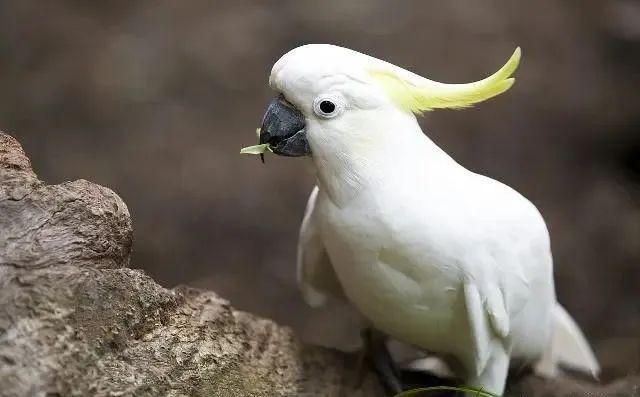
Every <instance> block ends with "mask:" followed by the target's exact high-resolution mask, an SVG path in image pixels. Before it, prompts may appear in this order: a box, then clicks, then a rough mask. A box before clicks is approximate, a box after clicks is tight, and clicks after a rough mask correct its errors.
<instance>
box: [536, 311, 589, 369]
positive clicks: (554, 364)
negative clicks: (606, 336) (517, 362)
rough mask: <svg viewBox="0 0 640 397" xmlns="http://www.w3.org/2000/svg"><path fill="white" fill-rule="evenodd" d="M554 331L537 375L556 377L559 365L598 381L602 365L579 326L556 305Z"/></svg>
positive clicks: (538, 366) (538, 365) (539, 363)
mask: <svg viewBox="0 0 640 397" xmlns="http://www.w3.org/2000/svg"><path fill="white" fill-rule="evenodd" d="M553 319H554V330H553V333H552V337H551V343H550V344H549V347H548V348H547V351H546V352H545V354H544V355H543V357H542V358H541V359H540V361H539V362H538V363H537V365H536V366H535V371H536V373H537V374H539V375H542V376H547V377H554V376H555V375H556V374H557V372H558V365H559V364H560V365H563V366H566V367H569V368H572V369H575V370H578V371H582V372H586V373H589V374H590V375H591V376H593V377H594V378H596V379H597V377H598V375H599V373H600V365H599V364H598V360H597V359H596V356H595V355H594V354H593V350H591V347H590V346H589V342H587V338H586V337H585V336H584V334H583V333H582V331H581V330H580V327H578V324H576V322H575V321H574V320H573V318H571V316H570V315H569V313H567V311H566V310H565V309H564V308H563V307H562V306H560V304H558V303H556V305H555V307H554V308H553Z"/></svg>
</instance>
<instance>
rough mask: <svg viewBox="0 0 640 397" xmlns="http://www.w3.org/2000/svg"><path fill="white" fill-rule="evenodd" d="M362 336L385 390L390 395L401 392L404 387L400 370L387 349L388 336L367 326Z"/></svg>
mask: <svg viewBox="0 0 640 397" xmlns="http://www.w3.org/2000/svg"><path fill="white" fill-rule="evenodd" d="M362 337H363V339H364V343H365V349H367V350H368V351H369V354H370V356H371V360H372V361H373V368H374V369H375V371H376V373H377V374H378V378H379V380H380V383H381V384H382V387H383V388H384V389H385V392H386V393H387V394H389V395H390V396H395V395H396V394H398V393H401V392H402V390H403V389H402V382H401V380H400V372H399V371H398V368H397V367H396V365H395V363H394V362H393V359H392V358H391V354H390V353H389V350H388V349H387V344H386V336H385V335H383V334H382V333H380V332H379V331H376V330H374V329H372V328H367V329H365V330H364V331H363V332H362Z"/></svg>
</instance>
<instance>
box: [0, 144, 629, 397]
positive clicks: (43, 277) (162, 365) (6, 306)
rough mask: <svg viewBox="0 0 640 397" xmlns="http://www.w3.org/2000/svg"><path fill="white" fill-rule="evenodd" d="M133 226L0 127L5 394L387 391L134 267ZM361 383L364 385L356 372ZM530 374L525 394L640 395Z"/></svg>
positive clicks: (346, 362) (111, 201)
mask: <svg viewBox="0 0 640 397" xmlns="http://www.w3.org/2000/svg"><path fill="white" fill-rule="evenodd" d="M131 247H132V225H131V218H130V216H129V212H128V210H127V206H126V205H125V204H124V202H123V201H122V200H121V199H120V197H118V196H117V195H116V194H115V193H114V192H112V191H111V190H109V189H107V188H104V187H101V186H98V185H95V184H93V183H91V182H87V181H84V180H79V181H74V182H66V183H62V184H59V185H46V184H45V183H43V182H42V181H40V180H39V179H38V178H37V176H36V175H35V173H34V172H33V170H32V169H31V165H30V162H29V159H28V158H27V156H26V155H25V153H24V151H23V150H22V148H21V146H20V144H19V143H18V142H17V141H16V140H15V139H13V138H12V137H10V136H9V135H6V134H2V133H0V396H165V395H167V396H208V397H211V396H213V397H215V396H231V397H232V396H265V397H266V396H269V397H272V396H350V397H357V396H363V397H364V396H367V397H375V396H382V393H381V391H380V387H379V385H378V383H377V380H376V378H375V376H374V375H373V374H372V373H371V372H370V371H369V370H368V369H366V370H365V371H364V372H363V373H362V374H359V373H358V371H356V368H357V363H356V358H355V357H354V356H352V355H348V354H344V353H340V352H337V351H333V350H330V349H325V348H319V347H313V346H307V345H304V344H302V343H300V342H299V341H298V340H297V339H296V337H295V336H294V335H293V334H292V332H291V331H290V330H289V329H288V328H286V327H282V326H279V325H277V324H275V323H273V322H272V321H269V320H265V319H261V318H257V317H255V316H253V315H251V314H247V313H244V312H240V311H236V310H234V309H233V308H231V307H230V305H229V304H228V303H227V302H226V301H225V300H224V299H222V298H220V297H218V296H217V295H216V294H214V293H213V292H208V291H202V290H196V289H192V288H186V287H180V288H176V289H174V290H170V289H166V288H163V287H162V286H160V285H159V284H157V283H156V282H154V281H153V280H152V279H151V278H150V277H148V276H146V275H145V274H144V273H142V272H141V271H139V270H133V269H130V268H128V265H129V255H130V253H131ZM359 379H360V381H359ZM639 383H640V382H639V380H638V378H628V379H625V380H620V381H618V382H614V383H613V384H611V385H609V386H594V385H592V384H590V383H587V382H580V381H574V380H568V379H560V380H556V381H543V380H541V379H538V378H535V377H524V378H522V379H519V380H518V381H517V382H516V384H514V385H512V390H513V393H514V395H524V396H537V395H539V396H573V395H575V396H579V395H593V396H596V395H597V396H608V395H610V396H638V395H640V394H639V393H640V392H639V390H638V384H639Z"/></svg>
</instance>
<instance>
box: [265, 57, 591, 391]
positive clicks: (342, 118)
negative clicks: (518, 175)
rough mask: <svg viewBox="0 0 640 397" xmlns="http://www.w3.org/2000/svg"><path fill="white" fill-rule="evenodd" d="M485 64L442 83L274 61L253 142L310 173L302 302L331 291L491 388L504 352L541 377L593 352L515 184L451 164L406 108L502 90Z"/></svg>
mask: <svg viewBox="0 0 640 397" xmlns="http://www.w3.org/2000/svg"><path fill="white" fill-rule="evenodd" d="M519 60H520V49H516V51H515V52H514V53H513V55H512V56H511V58H510V59H509V61H508V62H507V63H506V64H505V65H504V66H503V67H502V68H501V69H500V70H498V71H497V72H496V73H494V74H493V75H491V76H490V77H487V78H485V79H484V80H480V81H477V82H474V83H469V84H443V83H438V82H435V81H432V80H428V79H426V78H423V77H420V76H418V75H416V74H414V73H411V72H409V71H407V70H404V69H402V68H400V67H398V66H395V65H392V64H390V63H387V62H384V61H381V60H379V59H376V58H373V57H370V56H367V55H364V54H361V53H358V52H355V51H352V50H349V49H346V48H342V47H337V46H333V45H324V44H312V45H305V46H302V47H299V48H296V49H294V50H292V51H290V52H289V53H287V54H285V55H284V56H282V58H280V60H278V61H277V63H276V64H275V65H274V66H273V70H272V71H271V76H270V78H269V83H270V85H271V87H272V88H273V89H274V90H276V91H277V92H278V93H279V94H280V95H279V96H278V97H277V98H276V99H274V101H273V102H272V103H271V104H270V106H269V108H268V110H267V113H266V114H265V116H264V118H263V123H262V127H261V129H260V131H259V133H260V135H259V137H260V143H261V144H262V145H263V146H264V147H267V146H268V148H269V149H270V150H271V151H272V152H274V153H276V154H280V155H284V156H309V157H310V159H311V161H312V162H313V167H314V169H315V173H316V176H317V187H315V189H314V190H313V192H312V193H311V196H310V198H309V202H308V205H307V209H306V212H305V215H304V220H303V222H302V227H301V231H300V241H299V250H298V282H299V285H300V288H301V290H302V294H303V296H304V299H305V300H306V301H307V302H308V303H309V304H310V305H311V306H320V305H323V304H324V303H325V302H326V300H327V298H328V297H329V296H342V297H345V298H346V299H347V300H348V302H349V303H350V304H352V305H353V306H354V307H355V308H356V310H357V311H358V312H359V313H360V314H361V315H362V316H363V317H364V318H365V319H366V320H367V321H368V322H369V323H370V324H371V326H372V327H373V328H375V329H376V330H378V331H380V332H382V333H384V334H386V335H388V336H390V337H392V338H394V339H397V340H399V341H402V342H404V343H406V344H409V345H411V346H414V347H416V348H419V349H423V350H424V351H428V352H430V353H434V354H437V355H439V356H440V357H443V359H445V360H446V361H447V362H448V363H449V364H451V367H452V368H453V369H455V370H457V371H458V372H459V373H458V375H460V376H461V377H462V378H463V379H464V380H465V382H466V384H467V385H470V386H475V387H479V388H482V389H484V390H486V391H489V392H493V393H497V394H501V393H502V392H503V390H504V387H505V380H506V377H507V370H508V368H509V363H510V361H512V360H518V362H527V363H532V364H533V365H534V366H535V368H536V370H537V371H538V373H541V374H545V375H549V376H552V375H553V374H554V373H555V372H556V369H557V365H558V364H566V365H568V366H571V367H573V368H577V369H581V370H585V371H587V372H589V373H591V374H592V375H594V376H595V375H597V374H598V371H599V367H598V363H597V361H596V359H595V357H594V355H593V353H592V351H591V349H590V347H589V344H588V343H587V341H586V339H585V337H584V336H583V334H582V332H581V331H580V329H579V327H578V326H577V325H576V323H575V322H574V321H573V320H572V318H571V317H570V316H569V314H568V313H567V312H566V311H565V310H564V309H563V308H562V307H561V306H560V305H559V304H558V302H557V301H556V295H555V291H554V283H553V264H552V258H551V250H550V246H549V233H548V231H547V228H546V226H545V222H544V220H543V219H542V216H541V215H540V213H539V212H538V210H537V209H536V207H535V206H534V205H533V204H532V203H531V202H530V201H529V200H527V199H526V198H524V197H523V196H522V195H520V194H519V193H518V192H516V191H515V190H513V189H512V188H510V187H509V186H506V185H504V184H502V183H500V182H498V181H496V180H493V179H491V178H488V177H486V176H483V175H479V174H476V173H474V172H471V171H469V170H467V169H466V168H464V167H463V166H461V165H460V164H458V163H457V162H456V161H455V160H453V159H452V158H451V157H450V156H448V155H447V154H446V153H445V152H444V151H443V150H442V149H440V148H439V147H438V146H437V145H436V144H435V143H434V142H432V141H431V140H430V139H429V138H428V137H427V136H426V135H425V134H424V133H423V132H422V130H421V129H420V126H419V125H418V122H417V120H416V115H420V114H421V113H422V112H425V111H429V110H432V109H441V108H449V109H460V108H464V107H468V106H471V105H473V104H475V103H478V102H481V101H484V100H486V99H489V98H491V97H494V96H496V95H498V94H501V93H503V92H505V91H506V90H508V89H509V88H510V87H511V86H512V85H513V82H514V79H513V78H512V77H511V75H512V74H513V72H514V71H515V69H516V67H517V66H518V63H519Z"/></svg>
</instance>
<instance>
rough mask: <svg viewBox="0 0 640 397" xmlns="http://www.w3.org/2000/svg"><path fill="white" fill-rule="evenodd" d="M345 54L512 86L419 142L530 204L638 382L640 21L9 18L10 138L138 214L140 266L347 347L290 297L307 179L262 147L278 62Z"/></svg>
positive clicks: (71, 12)
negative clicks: (298, 50)
mask: <svg viewBox="0 0 640 397" xmlns="http://www.w3.org/2000/svg"><path fill="white" fill-rule="evenodd" d="M305 43H333V44H338V45H343V46H346V47H349V48H352V49H355V50H358V51H361V52H365V53H368V54H370V55H373V56H376V57H378V58H382V59H385V60H388V61H390V62H392V63H395V64H398V65H400V66H403V67H406V68H408V69H410V70H413V71H415V72H417V73H418V74H422V75H424V76H426V77H429V78H431V79H434V80H439V81H444V82H467V81H470V80H477V79H480V78H482V77H484V76H485V75H488V74H490V73H492V72H493V71H495V70H497V68H498V67H499V66H501V65H502V64H503V63H504V62H505V61H506V59H507V58H508V57H509V55H511V53H512V51H513V49H514V48H515V47H516V45H520V46H521V47H522V50H523V59H522V63H521V66H520V68H519V70H518V71H517V72H516V76H517V82H516V84H515V86H514V87H513V88H512V89H511V90H510V91H509V92H508V93H507V94H506V95H503V96H500V97H498V98H496V99H494V100H491V101H489V102H487V103H483V104H480V105H478V106H477V107H476V108H474V109H470V110H465V111H439V112H432V113H430V114H428V116H427V117H426V118H425V119H423V120H422V121H421V123H422V125H423V126H424V129H425V131H427V133H428V134H429V136H430V137H431V138H433V139H434V140H435V141H436V142H437V143H438V144H440V145H441V146H442V147H443V148H444V149H445V150H446V151H447V152H448V153H450V154H451V155H453V157H454V158H456V159H457V160H459V161H460V162H461V163H462V164H463V165H465V166H467V167H468V168H470V169H472V170H474V171H477V172H480V173H483V174H486V175H489V176H491V177H493V178H495V179H498V180H501V181H503V182H505V183H507V184H509V185H511V186H513V187H515V188H516V189H517V190H519V191H520V192H522V193H523V194H524V195H525V196H527V197H528V198H530V199H531V200H532V201H533V202H534V203H535V204H536V205H537V206H538V207H539V208H540V210H541V212H542V214H543V215H544V216H545V218H546V220H547V222H548V225H549V229H550V232H551V238H552V245H553V253H554V256H555V261H556V280H557V289H558V295H559V299H560V301H561V302H562V303H563V304H564V305H565V306H566V307H567V308H568V309H569V311H570V312H571V313H573V315H574V316H575V317H576V319H577V320H578V322H579V323H580V324H581V325H582V326H583V328H584V330H585V332H586V333H587V334H588V336H589V338H590V339H591V340H592V341H593V344H594V347H595V349H596V352H597V353H598V355H599V357H600V359H601V360H602V362H603V364H604V366H605V374H604V377H605V378H607V377H608V376H613V375H618V374H624V373H627V372H632V371H637V370H638V368H639V367H640V95H639V92H638V91H639V89H640V75H639V71H640V48H639V44H640V2H638V1H632V0H626V1H575V2H569V1H544V2H533V1H530V2H512V1H507V0H505V1H482V2H469V1H457V0H456V1H451V0H449V1H446V2H437V3H436V2H425V1H403V2H395V1H350V2H347V1H338V0H335V1H295V0H292V1H273V2H262V1H260V2H258V1H256V2H241V1H224V2H222V1H189V2H178V1H171V0H154V1H137V2H130V1H110V2H86V1H56V2H47V1H32V0H20V1H18V0H16V1H7V0H4V1H2V2H1V3H0V129H2V130H4V131H6V132H9V133H11V134H13V135H14V136H16V137H17V138H18V139H19V140H20V141H21V142H22V144H23V145H24V147H25V149H26V151H27V152H28V154H29V155H30V157H31V159H32V161H33V163H34V167H35V169H36V170H37V171H38V172H39V174H40V176H41V177H42V178H43V179H46V180H47V181H48V182H50V183H57V182H62V181H65V180H72V179H77V178H85V179H90V180H92V181H95V182H97V183H100V184H102V185H105V186H108V187H110V188H112V189H114V190H115V191H116V192H117V193H119V194H120V195H121V196H122V197H123V199H124V200H125V202H127V204H128V206H129V209H130V211H131V214H132V216H133V220H134V226H135V246H134V251H135V253H134V261H133V264H132V265H133V266H134V267H141V268H143V269H144V270H145V271H146V272H147V273H149V274H150V275H152V276H153V277H155V278H156V279H157V280H159V281H160V282H161V283H163V284H164V285H167V286H173V285H176V284H189V285H194V286H199V287H206V288H211V289H214V290H215V291H217V292H218V293H220V294H221V295H222V296H224V297H226V298H228V299H229V300H231V301H232V303H233V304H234V305H235V306H236V307H238V308H241V309H245V310H248V311H252V312H255V313H258V314H261V315H264V316H268V317H271V318H274V319H276V320H277V321H279V322H281V323H285V324H289V325H292V326H294V327H295V328H296V330H298V332H300V333H301V334H302V335H303V336H304V337H305V338H307V339H309V340H312V341H316V342H321V343H335V342H337V341H338V340H339V339H341V338H342V337H343V336H345V335H346V330H347V329H348V327H347V326H345V325H344V324H343V320H344V318H345V317H346V316H347V315H346V313H345V312H344V310H342V309H327V310H320V311H313V310H311V309H308V308H306V307H305V306H304V304H303V303H302V301H301V299H300V298H299V296H298V292H297V290H296V287H295V281H294V279H295V269H294V268H295V264H294V257H295V247H296V239H297V231H298V226H299V223H300V220H301V217H302V212H303V209H304V206H305V203H306V197H307V194H308V193H309V191H310V189H311V187H312V185H313V180H312V177H311V176H310V174H309V173H308V172H307V171H306V170H305V167H304V166H303V163H302V162H301V161H297V160H292V159H282V158H274V157H273V156H271V157H269V158H268V159H267V164H266V165H265V166H263V165H261V164H260V163H259V162H258V160H257V159H256V158H251V157H243V156H240V155H239V154H238V151H239V149H240V148H241V147H242V146H247V145H251V144H254V143H255V135H254V134H255V128H256V127H258V125H259V122H260V119H261V116H262V114H263V112H264V110H265V106H266V104H267V103H268V101H269V99H270V98H271V97H272V95H273V93H272V92H271V91H270V90H269V89H268V87H267V77H268V73H269V71H270V68H271V66H272V65H273V63H274V62H275V61H276V60H277V59H278V58H279V57H280V56H281V55H282V54H283V53H285V52H286V51H288V50H290V49H291V48H294V47H296V46H298V45H301V44H305Z"/></svg>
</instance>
